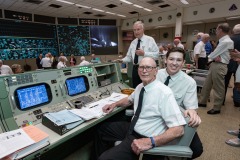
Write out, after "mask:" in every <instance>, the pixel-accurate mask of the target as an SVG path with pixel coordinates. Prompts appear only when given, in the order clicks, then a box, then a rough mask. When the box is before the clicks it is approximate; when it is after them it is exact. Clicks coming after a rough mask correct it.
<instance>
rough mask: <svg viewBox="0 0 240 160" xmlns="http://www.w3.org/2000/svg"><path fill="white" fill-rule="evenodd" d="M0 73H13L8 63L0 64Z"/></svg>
mask: <svg viewBox="0 0 240 160" xmlns="http://www.w3.org/2000/svg"><path fill="white" fill-rule="evenodd" d="M0 72H1V73H0V75H2V76H3V75H9V74H13V71H12V69H11V68H10V67H9V66H8V65H2V66H1V67H0Z"/></svg>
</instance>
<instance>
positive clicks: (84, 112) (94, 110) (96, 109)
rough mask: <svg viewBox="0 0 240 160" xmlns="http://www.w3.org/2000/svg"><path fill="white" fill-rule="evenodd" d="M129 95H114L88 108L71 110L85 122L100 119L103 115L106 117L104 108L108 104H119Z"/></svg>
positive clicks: (89, 105)
mask: <svg viewBox="0 0 240 160" xmlns="http://www.w3.org/2000/svg"><path fill="white" fill-rule="evenodd" d="M127 96H128V95H126V94H121V93H112V95H111V96H110V97H107V98H104V99H101V100H99V101H97V102H93V103H91V104H88V105H87V107H83V108H81V109H72V110H69V111H70V112H72V113H74V114H76V115H78V116H79V117H81V118H82V119H84V120H90V119H93V118H99V117H101V116H102V115H105V113H104V112H103V110H102V108H103V107H104V106H105V105H107V104H112V103H114V102H117V101H119V100H121V99H123V98H125V97H127Z"/></svg>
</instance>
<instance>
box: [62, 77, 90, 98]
mask: <svg viewBox="0 0 240 160" xmlns="http://www.w3.org/2000/svg"><path fill="white" fill-rule="evenodd" d="M66 86H67V91H68V95H69V96H74V95H78V94H81V93H85V92H87V91H88V90H89V85H88V80H87V77H85V76H80V77H73V78H68V79H66Z"/></svg>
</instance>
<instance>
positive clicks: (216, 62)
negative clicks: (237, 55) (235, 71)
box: [212, 60, 227, 65]
mask: <svg viewBox="0 0 240 160" xmlns="http://www.w3.org/2000/svg"><path fill="white" fill-rule="evenodd" d="M212 62H214V63H221V64H225V65H227V64H226V63H223V62H216V61H214V60H213V61H212Z"/></svg>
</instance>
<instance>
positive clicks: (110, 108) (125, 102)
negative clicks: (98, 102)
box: [103, 97, 132, 113]
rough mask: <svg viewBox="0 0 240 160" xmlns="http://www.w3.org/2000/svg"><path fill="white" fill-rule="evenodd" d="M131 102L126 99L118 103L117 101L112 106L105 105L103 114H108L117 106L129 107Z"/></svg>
mask: <svg viewBox="0 0 240 160" xmlns="http://www.w3.org/2000/svg"><path fill="white" fill-rule="evenodd" d="M131 104H132V102H131V101H130V100H129V99H128V97H126V98H123V99H121V100H120V101H117V102H115V103H112V104H107V105H105V106H104V107H103V112H105V113H110V112H112V111H113V109H114V108H115V107H117V106H119V107H127V106H130V105H131Z"/></svg>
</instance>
